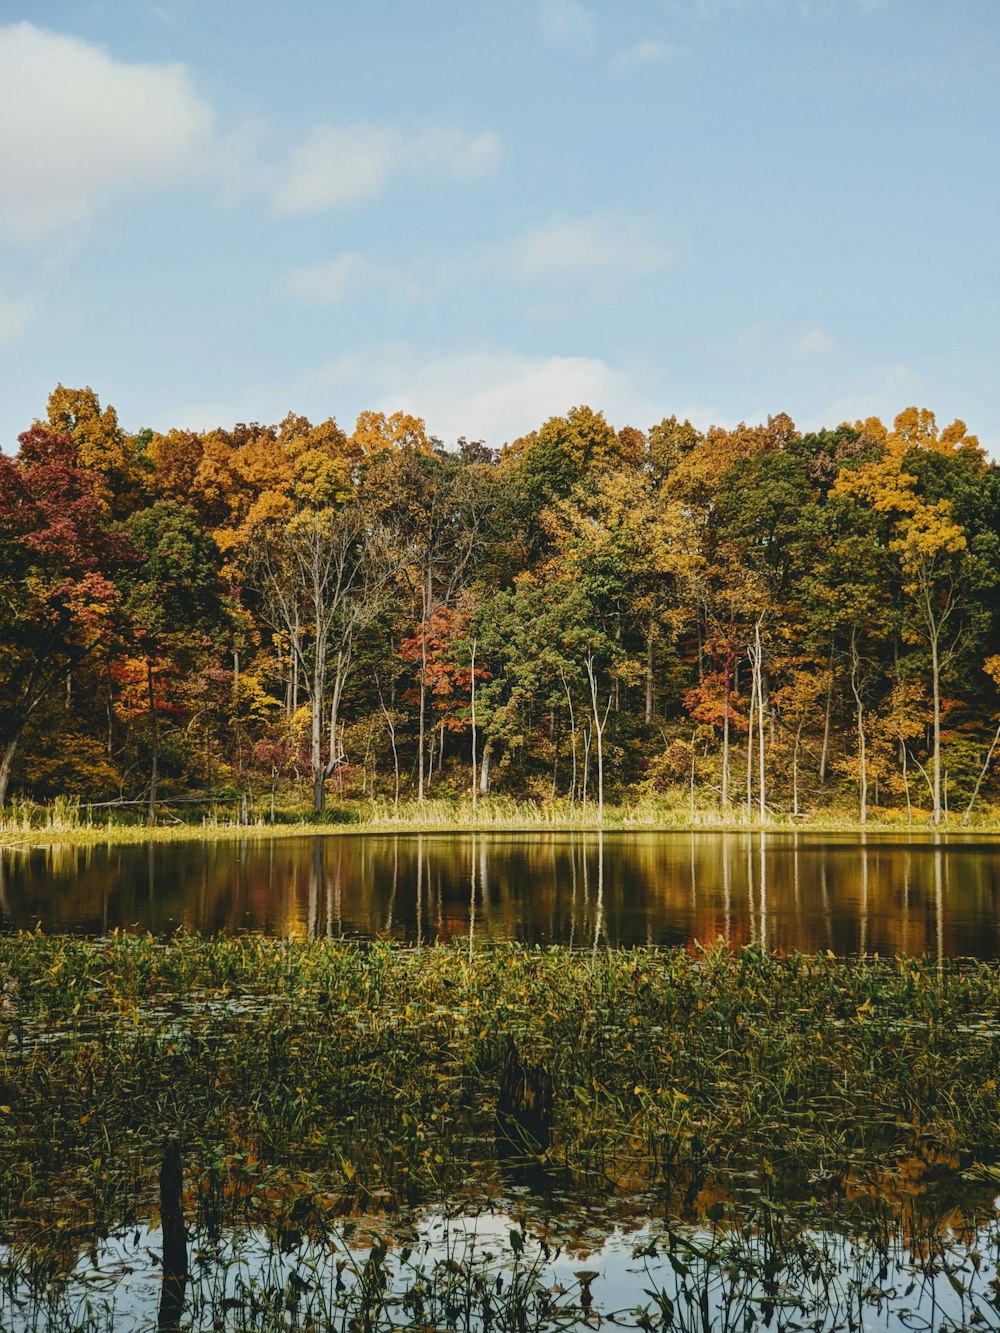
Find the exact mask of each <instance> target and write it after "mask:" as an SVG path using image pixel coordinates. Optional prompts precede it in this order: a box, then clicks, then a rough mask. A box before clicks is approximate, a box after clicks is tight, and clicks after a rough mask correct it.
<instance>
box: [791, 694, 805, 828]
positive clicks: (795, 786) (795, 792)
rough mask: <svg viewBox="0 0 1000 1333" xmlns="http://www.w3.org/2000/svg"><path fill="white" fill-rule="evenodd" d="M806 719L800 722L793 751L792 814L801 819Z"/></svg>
mask: <svg viewBox="0 0 1000 1333" xmlns="http://www.w3.org/2000/svg"><path fill="white" fill-rule="evenodd" d="M804 721H805V719H804V718H802V719H800V720H799V725H798V727H797V728H796V731H795V748H794V750H793V751H792V814H793V815H794V817H795V818H796V819H798V817H799V745H800V744H801V742H802V726H803V723H804Z"/></svg>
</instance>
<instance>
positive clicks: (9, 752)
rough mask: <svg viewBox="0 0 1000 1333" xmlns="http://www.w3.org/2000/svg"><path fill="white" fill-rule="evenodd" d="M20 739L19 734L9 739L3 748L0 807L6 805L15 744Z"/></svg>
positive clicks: (0, 775)
mask: <svg viewBox="0 0 1000 1333" xmlns="http://www.w3.org/2000/svg"><path fill="white" fill-rule="evenodd" d="M20 739H21V733H20V731H18V733H17V734H16V735H15V736H13V737H11V739H10V740H9V741H8V742H7V744H6V745H5V746H4V752H3V759H0V807H2V806H4V805H6V804H7V790H8V788H9V787H10V775H11V772H12V771H13V768H14V755H15V753H16V752H17V743H18V741H19V740H20Z"/></svg>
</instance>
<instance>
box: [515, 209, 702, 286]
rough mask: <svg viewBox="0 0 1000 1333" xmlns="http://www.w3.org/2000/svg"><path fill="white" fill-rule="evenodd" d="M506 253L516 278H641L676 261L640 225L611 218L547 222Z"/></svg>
mask: <svg viewBox="0 0 1000 1333" xmlns="http://www.w3.org/2000/svg"><path fill="white" fill-rule="evenodd" d="M507 253H508V256H509V265H510V268H511V270H512V271H513V272H514V273H515V274H516V275H517V276H518V277H521V278H536V277H543V276H552V275H557V274H576V273H581V272H586V273H599V272H615V273H619V274H643V273H651V272H653V271H655V270H656V269H660V268H665V267H666V266H667V265H668V264H671V263H673V262H675V260H676V254H675V253H674V252H673V251H672V250H670V249H668V248H667V247H666V246H664V245H662V244H661V243H660V242H659V241H658V240H656V239H655V237H654V236H652V235H651V234H650V231H649V229H648V228H647V227H645V226H644V225H643V224H642V223H640V222H637V221H635V220H633V219H631V218H627V217H620V216H616V215H610V214H603V215H599V216H597V217H591V218H574V219H570V220H555V221H553V222H549V223H546V224H545V225H544V226H541V227H539V228H537V229H536V230H534V231H531V232H528V233H526V234H525V235H524V236H521V237H519V238H518V239H517V240H516V241H514V242H512V243H511V245H510V246H509V248H508V252H507Z"/></svg>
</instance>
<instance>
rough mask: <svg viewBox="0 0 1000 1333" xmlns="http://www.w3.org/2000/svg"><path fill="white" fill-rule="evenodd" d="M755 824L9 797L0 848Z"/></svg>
mask: <svg viewBox="0 0 1000 1333" xmlns="http://www.w3.org/2000/svg"><path fill="white" fill-rule="evenodd" d="M748 827H750V828H753V829H755V830H757V829H760V828H761V827H762V826H761V825H760V824H759V823H757V822H753V823H751V824H750V825H748V824H747V823H746V821H745V819H744V818H742V811H735V812H734V813H733V815H731V816H730V817H728V818H724V817H723V815H722V813H721V812H720V811H719V809H718V807H717V806H716V805H714V804H712V803H708V802H706V803H703V804H700V805H698V806H696V808H695V812H694V816H693V818H692V813H691V809H690V805H689V804H688V802H687V801H682V802H677V801H671V800H669V799H667V798H643V799H641V800H637V801H634V802H629V803H625V804H622V805H617V806H615V805H607V806H605V810H604V820H603V823H601V822H600V821H599V820H598V818H597V810H596V807H595V806H594V805H593V804H591V805H589V806H588V807H587V808H586V809H584V808H583V807H582V806H580V805H579V804H577V805H575V806H572V807H571V806H570V804H569V803H568V802H567V801H555V802H534V801H521V800H516V799H514V798H510V797H504V796H496V797H491V798H489V799H484V800H480V801H478V802H477V804H476V808H475V809H473V807H472V803H471V801H469V800H467V799H466V800H463V799H447V800H446V799H434V800H427V801H424V802H423V803H422V804H421V803H419V802H417V801H406V802H401V803H400V804H399V805H398V806H396V805H394V803H393V802H392V801H387V800H384V799H378V800H361V801H358V802H355V803H352V804H348V805H334V806H332V807H330V809H329V810H328V811H327V812H326V814H325V816H321V817H317V816H313V815H311V814H308V813H307V812H305V811H301V810H300V811H284V812H282V815H281V822H276V823H270V822H268V821H267V820H265V819H252V820H251V821H250V822H249V823H244V822H241V819H240V814H239V811H238V810H237V809H236V807H232V808H229V807H222V808H217V809H214V810H212V811H210V812H209V813H207V814H204V815H201V816H198V817H197V818H195V817H194V816H189V817H188V819H179V818H171V817H170V816H169V815H167V816H164V818H163V819H162V820H161V822H160V823H159V824H157V825H155V826H151V825H149V824H147V823H145V822H144V821H143V820H142V819H141V817H139V816H133V817H130V818H129V819H127V820H126V819H125V818H124V817H123V816H121V815H118V814H114V813H110V814H109V813H108V812H107V811H106V810H104V809H102V808H98V807H91V806H87V805H84V804H81V803H80V802H79V801H77V800H75V799H72V798H59V799H57V800H56V801H54V802H52V803H51V804H49V805H35V804H33V803H31V802H27V801H15V802H14V803H13V804H12V805H9V806H7V807H6V808H5V809H4V810H2V811H0V848H2V847H3V846H4V845H5V844H6V845H8V846H24V845H42V844H45V845H51V844H54V843H65V844H67V845H74V846H99V845H105V846H107V845H129V844H132V845H134V844H138V843H147V842H215V841H223V840H226V841H232V840H237V839H269V838H288V837H292V838H294V837H302V836H305V835H308V834H310V833H314V834H316V833H318V834H322V835H324V836H334V835H344V834H348V835H350V834H357V833H365V832H368V833H379V832H392V833H466V832H473V831H482V832H494V833H503V832H510V833H517V832H531V831H534V830H539V829H544V830H548V831H566V832H574V831H578V830H580V831H583V830H587V831H596V830H597V829H599V828H603V829H605V830H608V831H615V830H619V831H636V832H638V831H646V832H656V831H662V832H689V831H699V830H701V831H711V832H724V831H727V830H732V831H746V829H747V828H748ZM766 828H767V830H768V831H771V832H783V831H787V830H791V829H795V830H798V831H800V832H808V831H810V830H813V831H817V832H825V833H860V832H865V833H869V834H876V833H879V832H895V833H899V832H900V831H901V830H904V829H905V830H906V832H907V833H908V834H909V835H911V836H920V835H923V834H926V833H930V832H933V831H934V830H933V829H932V827H931V824H930V820H929V817H926V816H922V815H921V814H920V813H919V812H918V813H917V814H915V815H914V817H913V819H912V820H908V819H907V816H906V812H905V811H896V812H886V813H885V817H884V818H882V819H875V818H872V819H870V820H869V821H868V823H867V824H866V825H865V826H864V828H862V826H861V825H859V824H857V823H856V822H855V821H854V820H852V819H851V818H850V817H847V818H845V817H844V815H843V814H842V813H839V812H837V811H825V812H824V811H816V812H812V813H811V814H810V815H809V816H808V817H807V818H802V819H795V820H793V819H792V818H791V817H790V816H788V815H783V814H780V813H779V814H774V815H772V816H771V817H770V818H769V821H768V823H767V825H766ZM936 831H937V832H939V833H952V834H960V833H976V834H980V835H984V834H985V835H990V836H996V835H1000V816H998V814H997V812H996V811H994V810H989V809H985V808H984V809H983V811H982V812H981V813H980V814H979V815H978V816H976V817H974V818H973V819H972V820H971V821H970V823H969V824H968V826H965V825H963V824H962V823H961V821H960V820H959V819H957V818H956V819H953V820H951V821H950V822H945V823H944V824H942V825H941V826H940V827H939V828H938V829H937V830H936Z"/></svg>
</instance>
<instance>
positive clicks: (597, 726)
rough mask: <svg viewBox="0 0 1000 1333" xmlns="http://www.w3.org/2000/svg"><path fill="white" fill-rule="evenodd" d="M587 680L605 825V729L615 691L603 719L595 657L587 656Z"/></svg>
mask: <svg viewBox="0 0 1000 1333" xmlns="http://www.w3.org/2000/svg"><path fill="white" fill-rule="evenodd" d="M587 678H588V679H589V681H590V699H591V703H592V704H593V708H594V731H595V732H596V734H597V818H598V822H599V823H602V824H603V823H604V728H605V726H606V725H607V721H608V713H609V712H610V711H611V701H612V699H613V698H614V691H613V690H612V691H611V692H609V694H608V704H607V707H606V708H605V710H604V717H603V719H602V718H601V711H600V706H599V704H598V701H597V672H596V671H595V669H594V655H593V653H588V654H587Z"/></svg>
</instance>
